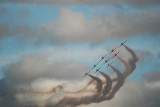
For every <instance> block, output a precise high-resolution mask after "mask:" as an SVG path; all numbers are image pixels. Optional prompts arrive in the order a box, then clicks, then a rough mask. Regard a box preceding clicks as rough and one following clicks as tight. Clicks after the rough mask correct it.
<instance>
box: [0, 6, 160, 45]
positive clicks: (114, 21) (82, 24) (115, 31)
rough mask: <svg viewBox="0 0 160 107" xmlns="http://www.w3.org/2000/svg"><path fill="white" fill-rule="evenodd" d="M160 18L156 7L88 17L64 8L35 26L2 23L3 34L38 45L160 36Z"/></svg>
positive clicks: (1, 33) (3, 35)
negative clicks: (10, 27) (11, 27)
mask: <svg viewBox="0 0 160 107" xmlns="http://www.w3.org/2000/svg"><path fill="white" fill-rule="evenodd" d="M22 13H23V12H22ZM24 13H25V14H28V13H26V12H24ZM159 19H160V14H159V11H158V10H154V9H147V10H143V9H142V10H139V11H136V12H133V13H132V14H130V13H128V12H127V13H125V12H113V11H111V12H110V14H108V15H99V16H92V17H91V18H89V19H87V18H86V17H85V15H84V14H83V13H82V12H74V11H72V10H69V9H65V8H64V9H61V10H60V13H59V18H58V19H53V20H50V21H48V22H42V23H41V24H38V25H37V26H38V27H35V28H34V29H33V28H31V27H30V26H29V25H25V24H19V25H15V26H13V29H12V30H10V29H9V26H8V25H4V24H0V31H1V32H0V37H5V35H6V34H10V36H11V35H13V34H14V35H15V38H18V39H20V41H23V42H24V41H25V42H27V43H28V42H29V43H30V42H33V43H36V44H38V43H40V44H42V43H45V42H50V43H54V44H62V43H68V42H79V41H81V42H93V43H99V42H103V41H106V40H107V39H114V38H126V37H133V36H137V35H143V36H145V35H151V36H157V35H158V36H159V34H160V21H159Z"/></svg>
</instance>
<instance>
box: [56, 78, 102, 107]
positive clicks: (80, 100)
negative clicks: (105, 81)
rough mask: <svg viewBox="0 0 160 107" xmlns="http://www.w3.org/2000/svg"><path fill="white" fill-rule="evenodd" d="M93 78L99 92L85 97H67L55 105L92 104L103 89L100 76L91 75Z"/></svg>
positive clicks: (63, 106) (58, 106)
mask: <svg viewBox="0 0 160 107" xmlns="http://www.w3.org/2000/svg"><path fill="white" fill-rule="evenodd" d="M89 76H90V77H91V78H92V79H94V80H95V81H96V82H97V84H96V90H97V92H96V93H95V94H94V95H90V96H85V97H80V98H79V97H78V98H77V97H65V98H63V99H62V100H61V101H59V102H58V104H56V105H54V107H65V106H70V107H75V106H77V105H81V104H90V103H92V102H94V101H95V100H96V98H97V97H98V96H99V95H100V93H101V90H102V81H101V79H99V78H98V77H95V76H93V75H89Z"/></svg>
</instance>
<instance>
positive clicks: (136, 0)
mask: <svg viewBox="0 0 160 107" xmlns="http://www.w3.org/2000/svg"><path fill="white" fill-rule="evenodd" d="M0 2H11V3H38V4H55V3H57V4H69V5H70V4H77V5H83V4H86V5H97V4H116V5H120V4H129V5H134V6H150V5H159V4H160V1H159V0H67V1H66V0H12V1H10V0H0Z"/></svg>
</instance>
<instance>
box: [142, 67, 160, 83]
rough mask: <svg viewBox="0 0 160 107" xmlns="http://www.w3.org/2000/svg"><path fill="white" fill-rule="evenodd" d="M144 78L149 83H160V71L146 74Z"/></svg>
mask: <svg viewBox="0 0 160 107" xmlns="http://www.w3.org/2000/svg"><path fill="white" fill-rule="evenodd" d="M143 76H144V77H145V79H146V80H147V81H149V82H155V81H160V78H159V76H160V71H159V70H157V71H149V72H146V73H145V74H144V75H143Z"/></svg>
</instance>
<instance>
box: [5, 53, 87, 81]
mask: <svg viewBox="0 0 160 107" xmlns="http://www.w3.org/2000/svg"><path fill="white" fill-rule="evenodd" d="M3 71H4V76H5V77H6V78H7V79H8V82H9V83H11V84H25V83H30V82H32V81H34V80H36V79H40V78H51V79H52V78H54V79H61V80H73V79H74V80H75V79H76V80H78V79H80V77H81V76H82V74H83V73H84V72H85V71H88V68H87V67H86V66H85V65H83V64H78V63H71V62H70V61H54V60H53V61H52V60H50V59H49V58H48V56H46V55H44V54H37V53H34V54H30V55H25V56H24V57H23V58H22V59H21V60H20V61H17V62H16V63H14V64H10V65H9V66H8V67H7V68H4V69H3Z"/></svg>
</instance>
